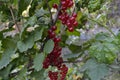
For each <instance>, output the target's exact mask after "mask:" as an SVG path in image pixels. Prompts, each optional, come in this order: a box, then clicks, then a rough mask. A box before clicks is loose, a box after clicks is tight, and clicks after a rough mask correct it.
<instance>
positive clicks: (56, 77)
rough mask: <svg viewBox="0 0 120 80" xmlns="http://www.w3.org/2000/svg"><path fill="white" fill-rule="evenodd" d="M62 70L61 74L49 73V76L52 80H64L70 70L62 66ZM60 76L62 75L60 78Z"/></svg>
mask: <svg viewBox="0 0 120 80" xmlns="http://www.w3.org/2000/svg"><path fill="white" fill-rule="evenodd" d="M60 70H61V71H60V73H58V72H52V71H49V73H48V75H49V77H50V79H51V80H64V79H65V76H66V74H67V71H68V68H67V67H66V65H62V67H61V68H60ZM59 74H60V77H58V75H59ZM58 78H59V79H58Z"/></svg>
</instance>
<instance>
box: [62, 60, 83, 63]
mask: <svg viewBox="0 0 120 80" xmlns="http://www.w3.org/2000/svg"><path fill="white" fill-rule="evenodd" d="M80 62H83V60H77V61H63V63H80Z"/></svg>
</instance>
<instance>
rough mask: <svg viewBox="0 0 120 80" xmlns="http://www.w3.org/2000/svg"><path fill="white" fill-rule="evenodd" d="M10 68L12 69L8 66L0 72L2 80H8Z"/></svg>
mask: <svg viewBox="0 0 120 80" xmlns="http://www.w3.org/2000/svg"><path fill="white" fill-rule="evenodd" d="M11 68H12V65H11V64H10V65H8V66H7V67H6V68H4V69H2V70H0V77H2V78H3V79H4V80H8V79H9V73H10V70H11Z"/></svg>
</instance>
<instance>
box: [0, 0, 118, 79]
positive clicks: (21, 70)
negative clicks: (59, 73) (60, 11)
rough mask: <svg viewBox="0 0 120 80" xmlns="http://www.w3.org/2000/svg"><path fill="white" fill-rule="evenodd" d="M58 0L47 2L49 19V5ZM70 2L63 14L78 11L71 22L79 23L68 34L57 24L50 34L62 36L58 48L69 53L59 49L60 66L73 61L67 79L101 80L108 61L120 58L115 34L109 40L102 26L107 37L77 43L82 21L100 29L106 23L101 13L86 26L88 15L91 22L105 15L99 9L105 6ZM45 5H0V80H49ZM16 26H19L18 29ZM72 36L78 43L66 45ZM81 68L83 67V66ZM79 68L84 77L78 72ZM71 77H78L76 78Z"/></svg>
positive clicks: (30, 0) (22, 0)
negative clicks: (44, 66)
mask: <svg viewBox="0 0 120 80" xmlns="http://www.w3.org/2000/svg"><path fill="white" fill-rule="evenodd" d="M59 1H60V0H48V5H49V6H50V9H51V11H52V12H51V13H52V18H53V19H55V18H56V11H57V10H55V9H53V8H52V6H53V4H54V3H60V2H59ZM73 1H74V2H76V4H75V5H74V7H72V8H70V9H69V10H68V11H67V12H68V13H69V14H72V11H75V12H77V14H78V16H77V18H76V20H77V21H78V24H79V25H78V26H77V27H76V29H75V30H74V31H73V32H69V31H68V30H66V25H64V26H63V24H61V22H60V21H59V20H57V21H56V26H58V27H57V28H58V29H57V30H56V31H55V34H57V35H58V37H61V42H60V45H61V47H65V48H68V49H69V51H68V52H67V51H64V49H63V51H62V53H63V54H62V57H63V59H64V60H65V62H68V63H73V64H72V65H69V64H68V66H69V71H68V75H67V77H66V79H67V80H82V78H84V76H85V78H90V79H89V80H101V79H102V78H104V76H106V75H107V74H108V72H109V69H110V67H109V66H110V65H111V64H112V63H114V64H116V63H115V62H114V61H117V58H118V57H119V56H118V54H119V52H120V50H119V48H120V46H119V45H120V33H119V34H118V35H114V36H111V34H110V33H112V31H110V29H109V28H107V29H108V31H109V32H110V33H108V34H106V33H104V32H103V33H99V34H97V35H95V37H91V38H90V39H88V40H83V41H82V40H80V36H81V35H82V33H80V29H82V30H84V31H85V29H86V22H88V23H90V24H91V23H95V24H96V23H97V22H98V25H100V26H104V25H102V23H103V24H106V23H107V18H106V15H104V14H103V16H101V18H99V19H94V20H95V21H94V20H91V21H93V22H89V18H90V17H92V18H96V16H98V15H99V14H102V12H104V11H102V10H101V7H102V6H103V5H104V4H105V0H73ZM48 5H47V4H46V2H45V1H43V0H1V1H0V80H29V79H30V80H48V77H46V75H48V74H46V72H48V70H53V71H56V68H54V67H53V68H51V67H49V68H48V70H44V69H43V64H42V63H43V61H44V59H45V57H46V56H47V55H48V54H49V53H51V52H52V50H53V49H54V45H55V43H54V41H53V39H49V38H48V34H47V31H48V30H49V29H50V27H51V24H52V23H51V14H50V12H49V8H48ZM73 9H74V10H73ZM11 10H12V11H11ZM100 10H101V11H100ZM23 13H24V14H23ZM93 13H94V14H93ZM57 17H58V16H57ZM99 22H102V23H99ZM90 26H92V27H93V26H95V25H90ZM17 27H18V28H20V30H19V31H18V30H17ZM63 28H64V29H63ZM86 30H87V29H86ZM86 32H87V31H86ZM112 34H114V33H112ZM71 36H72V37H73V36H74V37H77V38H78V39H79V41H78V43H77V42H76V43H74V42H75V39H73V38H72V39H71V40H70V41H69V40H68V39H69V38H70V37H71ZM69 42H70V43H69ZM68 44H69V45H68ZM79 58H80V62H79ZM88 59H89V60H88ZM77 60H78V61H77ZM77 62H79V63H78V64H77ZM81 64H82V65H84V66H83V68H81V66H82V65H81ZM78 65H79V66H78ZM80 69H82V71H83V73H80V72H78V70H80ZM81 74H82V75H83V76H81ZM86 74H87V76H86ZM76 75H77V76H79V78H76Z"/></svg>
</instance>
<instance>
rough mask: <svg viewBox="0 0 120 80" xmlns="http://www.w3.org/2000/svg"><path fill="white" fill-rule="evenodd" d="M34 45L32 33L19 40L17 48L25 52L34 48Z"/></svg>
mask: <svg viewBox="0 0 120 80" xmlns="http://www.w3.org/2000/svg"><path fill="white" fill-rule="evenodd" d="M33 45H34V36H32V35H31V36H29V37H28V38H26V39H25V40H23V41H18V43H17V48H18V49H19V50H20V52H24V51H27V50H28V49H30V48H32V47H33Z"/></svg>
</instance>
